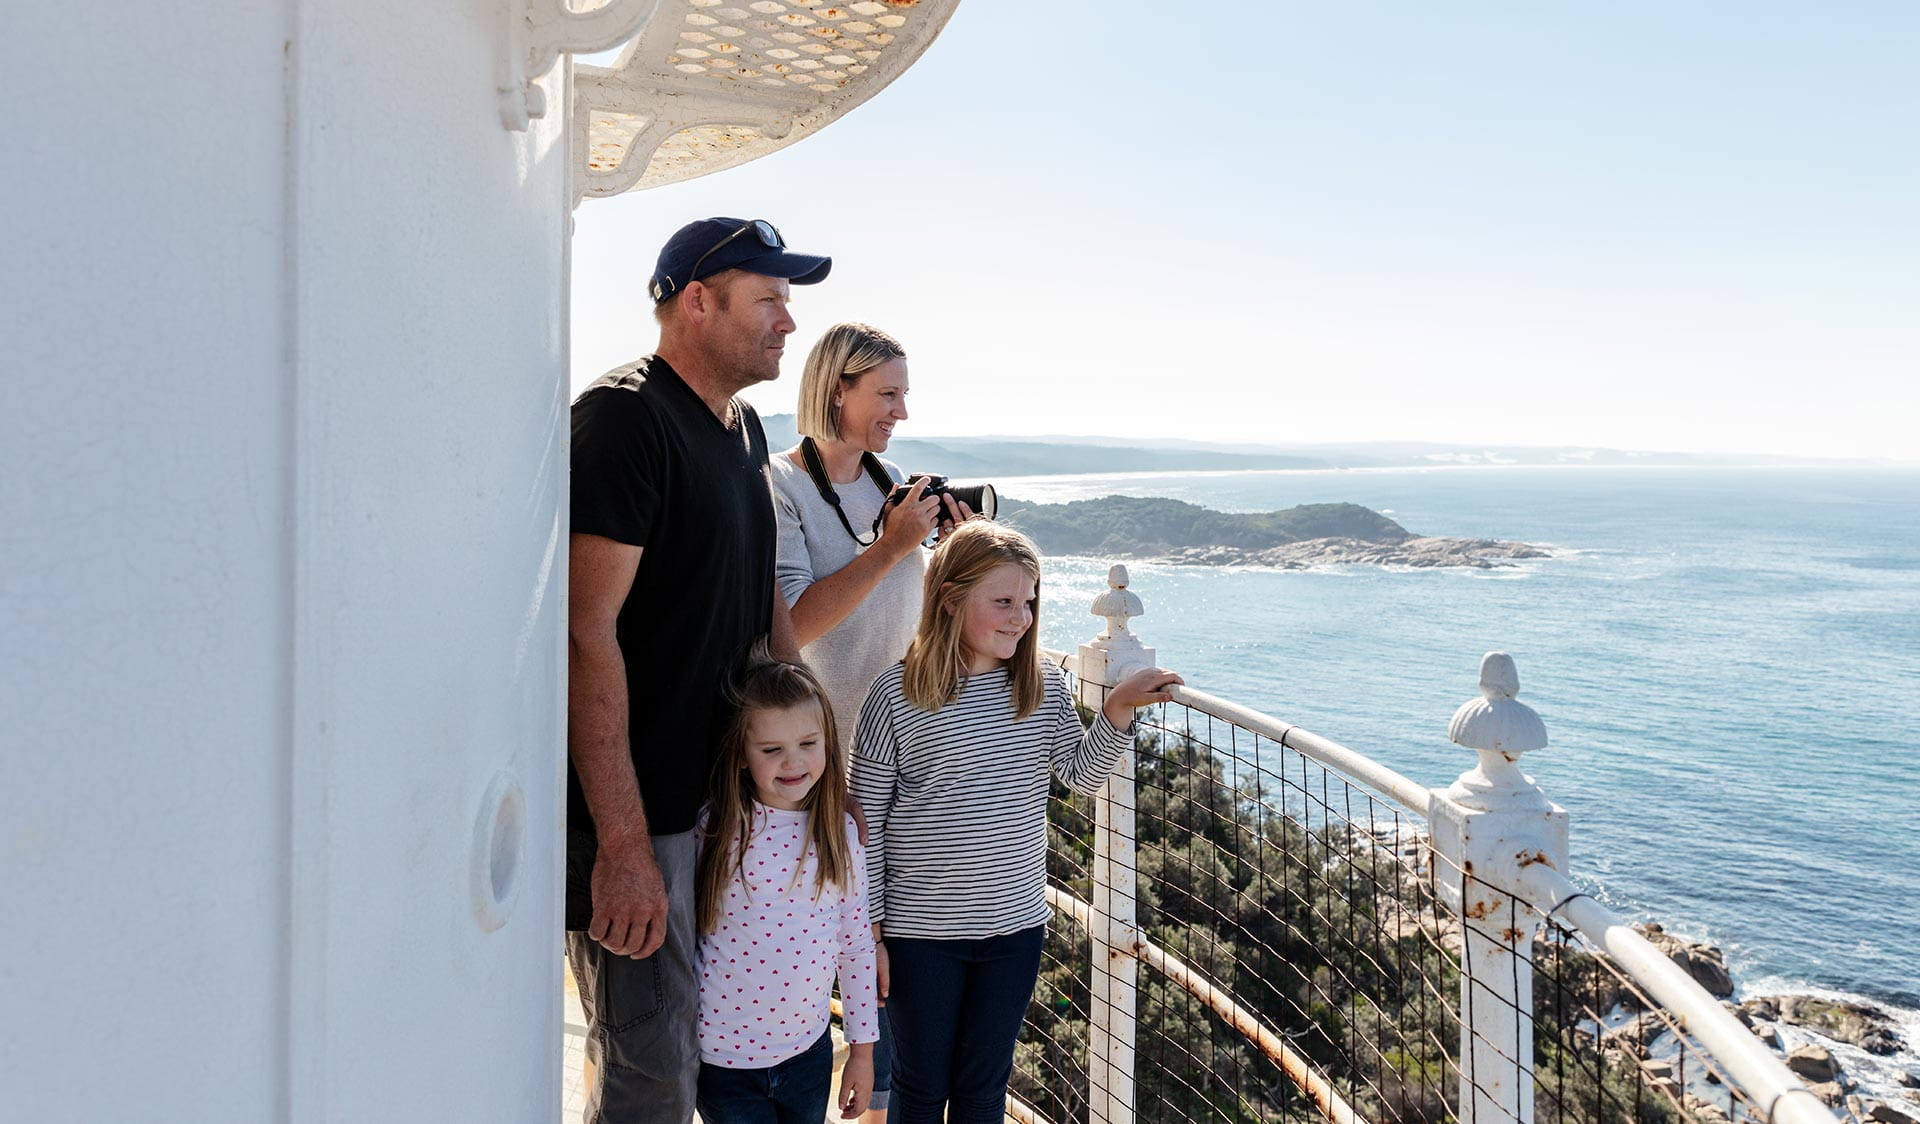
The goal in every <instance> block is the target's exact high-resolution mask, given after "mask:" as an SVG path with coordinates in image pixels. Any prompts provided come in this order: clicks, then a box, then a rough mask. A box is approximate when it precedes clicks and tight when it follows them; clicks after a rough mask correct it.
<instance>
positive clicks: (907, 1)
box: [880, 0, 920, 8]
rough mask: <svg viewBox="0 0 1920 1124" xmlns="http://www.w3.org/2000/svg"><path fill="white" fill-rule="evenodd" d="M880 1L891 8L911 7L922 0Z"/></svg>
mask: <svg viewBox="0 0 1920 1124" xmlns="http://www.w3.org/2000/svg"><path fill="white" fill-rule="evenodd" d="M880 2H881V3H882V4H885V5H886V6H887V7H889V8H911V7H913V6H914V5H915V4H918V3H919V2H920V0H880Z"/></svg>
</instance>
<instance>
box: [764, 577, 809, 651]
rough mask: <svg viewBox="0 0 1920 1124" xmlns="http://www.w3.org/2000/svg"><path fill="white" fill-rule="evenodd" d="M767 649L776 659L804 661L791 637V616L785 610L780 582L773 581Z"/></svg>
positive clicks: (785, 600)
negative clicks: (771, 621)
mask: <svg viewBox="0 0 1920 1124" xmlns="http://www.w3.org/2000/svg"><path fill="white" fill-rule="evenodd" d="M767 650H768V651H769V652H770V653H771V654H772V656H773V658H774V659H776V660H781V661H783V662H785V663H800V664H803V663H805V662H806V661H804V660H802V659H801V658H800V645H799V644H798V643H796V642H795V641H794V637H793V616H792V614H790V613H789V612H788V611H787V599H786V598H785V597H784V596H782V595H781V593H780V583H779V582H774V583H773V626H772V628H771V629H769V630H768V635H767Z"/></svg>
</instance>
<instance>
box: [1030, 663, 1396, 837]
mask: <svg viewBox="0 0 1920 1124" xmlns="http://www.w3.org/2000/svg"><path fill="white" fill-rule="evenodd" d="M1040 654H1041V655H1043V656H1045V657H1046V658H1047V659H1050V660H1052V661H1053V662H1054V663H1057V664H1059V665H1060V666H1061V667H1064V668H1066V669H1067V670H1069V671H1071V670H1073V657H1072V655H1071V654H1069V653H1067V652H1061V651H1056V650H1054V649H1052V648H1043V649H1041V652H1040ZM1170 690H1171V691H1172V692H1173V699H1174V701H1175V702H1177V703H1180V704H1181V705H1183V706H1187V707H1191V708H1193V709H1194V710H1197V711H1200V712H1201V713H1203V714H1211V715H1212V716H1214V717H1215V718H1218V719H1220V720H1221V721H1222V722H1230V723H1232V724H1233V725H1235V726H1241V727H1244V728H1246V729H1248V730H1251V731H1253V732H1254V733H1256V734H1259V735H1261V736H1262V737H1265V738H1268V739H1270V740H1272V741H1276V742H1279V743H1280V744H1282V745H1284V746H1286V747H1287V748H1288V749H1291V750H1294V751H1296V752H1298V753H1299V754H1300V755H1301V756H1302V757H1308V758H1311V759H1313V760H1315V761H1318V762H1319V763H1320V764H1322V765H1325V766H1326V767H1327V768H1329V769H1332V770H1333V771H1334V772H1337V773H1339V774H1341V775H1342V776H1344V777H1346V778H1347V779H1348V780H1352V781H1358V782H1359V783H1361V784H1364V785H1366V786H1367V787H1369V788H1371V789H1373V790H1374V791H1375V792H1378V793H1380V794H1381V795H1383V796H1386V797H1389V798H1391V799H1392V800H1393V802H1394V803H1396V804H1399V805H1400V806H1401V807H1403V808H1405V809H1407V810H1408V811H1410V812H1412V813H1414V814H1415V815H1417V816H1419V817H1420V818H1421V819H1426V818H1428V815H1429V808H1430V806H1431V804H1432V801H1433V793H1432V792H1431V791H1430V790H1429V789H1428V788H1427V787H1426V786H1425V785H1422V784H1420V783H1419V782H1418V781H1415V780H1413V779H1411V778H1409V777H1403V776H1401V775H1400V774H1399V773H1396V772H1394V771H1393V770H1392V769H1389V768H1387V767H1386V766H1385V765H1382V764H1380V763H1379V762H1377V761H1374V760H1373V759H1372V758H1370V757H1366V756H1363V755H1361V754H1359V753H1355V752H1354V751H1353V750H1351V749H1348V748H1347V747H1346V746H1344V745H1341V744H1340V743H1339V742H1336V741H1333V740H1331V739H1329V738H1323V737H1321V736H1320V735H1319V734H1316V733H1312V732H1311V731H1308V730H1303V729H1301V728H1300V727H1298V726H1292V725H1289V724H1287V723H1285V722H1282V721H1280V720H1279V719H1278V718H1274V717H1272V716H1271V715H1266V714H1262V713H1260V712H1259V711H1257V710H1250V709H1248V708H1247V707H1244V706H1241V705H1240V704H1239V703H1233V702H1228V701H1227V700H1226V699H1223V698H1220V697H1219V696H1217V695H1209V694H1207V693H1206V692H1205V691H1196V690H1194V689H1193V688H1192V687H1172V688H1170Z"/></svg>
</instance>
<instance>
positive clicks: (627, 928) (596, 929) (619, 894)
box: [587, 836, 667, 960]
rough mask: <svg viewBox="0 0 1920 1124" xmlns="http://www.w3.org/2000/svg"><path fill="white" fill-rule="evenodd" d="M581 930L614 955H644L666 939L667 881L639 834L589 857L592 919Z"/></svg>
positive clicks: (603, 845) (604, 846) (639, 957)
mask: <svg viewBox="0 0 1920 1124" xmlns="http://www.w3.org/2000/svg"><path fill="white" fill-rule="evenodd" d="M587 935H588V936H589V937H592V938H593V939H594V940H596V941H599V942H600V943H601V944H603V945H605V946H606V949H607V951H608V952H611V953H613V954H614V955H615V956H631V957H633V958H634V959H635V960H644V959H646V958H647V957H649V956H652V955H653V954H654V953H655V952H656V951H657V950H658V949H659V948H660V945H661V944H662V943H663V942H664V941H665V940H666V939H667V884H666V882H665V881H664V880H663V879H662V878H661V877H660V866H659V864H658V863H656V862H655V861H654V858H653V844H652V842H650V841H649V840H648V839H647V838H646V837H645V836H641V837H640V839H639V840H638V841H637V842H634V843H628V844H623V845H620V846H617V847H609V846H608V845H607V841H606V840H602V841H601V845H600V853H599V854H598V855H596V856H594V860H593V922H592V924H590V925H588V926H587Z"/></svg>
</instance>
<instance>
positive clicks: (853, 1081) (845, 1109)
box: [840, 1042, 873, 1120]
mask: <svg viewBox="0 0 1920 1124" xmlns="http://www.w3.org/2000/svg"><path fill="white" fill-rule="evenodd" d="M872 1097H873V1043H871V1042H854V1043H850V1044H849V1045H848V1046H847V1064H846V1066H845V1067H844V1068H843V1069H841V1071H840V1119H842V1120H858V1119H859V1118H860V1114H861V1113H863V1112H865V1111H866V1110H867V1101H868V1100H869V1099H871V1098H872Z"/></svg>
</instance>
